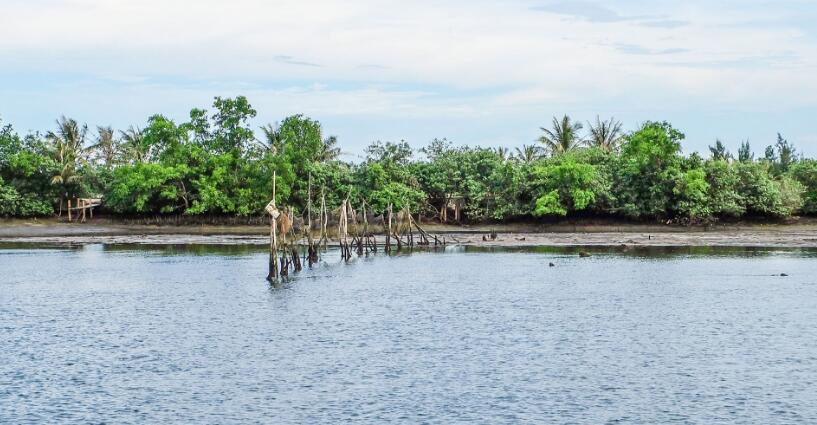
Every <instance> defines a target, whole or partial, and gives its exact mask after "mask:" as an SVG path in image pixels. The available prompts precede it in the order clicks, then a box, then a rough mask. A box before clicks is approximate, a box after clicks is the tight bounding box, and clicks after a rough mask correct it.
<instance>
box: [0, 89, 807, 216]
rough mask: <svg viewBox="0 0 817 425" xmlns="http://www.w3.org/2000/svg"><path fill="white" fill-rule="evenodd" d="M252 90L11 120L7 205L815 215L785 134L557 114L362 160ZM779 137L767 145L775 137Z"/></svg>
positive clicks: (11, 210) (2, 159) (372, 152)
mask: <svg viewBox="0 0 817 425" xmlns="http://www.w3.org/2000/svg"><path fill="white" fill-rule="evenodd" d="M256 115H257V112H256V110H255V109H253V107H252V106H251V105H250V103H249V102H248V100H247V99H246V98H244V97H241V96H239V97H236V98H221V97H216V98H215V101H214V102H213V105H212V107H211V108H210V109H209V110H205V109H193V110H191V111H190V115H189V119H188V120H187V121H185V122H175V121H174V120H171V119H169V118H167V117H165V116H163V115H154V116H151V117H149V118H148V119H147V121H146V123H144V124H142V125H138V126H137V125H134V126H131V127H129V128H127V129H113V128H111V127H110V126H98V127H95V128H89V127H88V126H87V125H85V124H81V123H79V122H77V121H76V120H73V119H70V118H66V117H62V118H60V119H58V120H57V122H56V123H55V125H54V127H53V128H52V129H49V130H47V131H44V132H36V133H30V134H20V133H18V132H17V131H16V130H15V129H14V127H13V126H12V125H11V124H7V123H2V122H0V127H2V128H0V216H3V217H47V216H54V215H61V214H62V213H63V211H64V210H65V208H66V205H67V201H68V200H70V199H75V198H78V197H86V198H98V199H101V205H100V208H101V211H102V212H103V213H104V214H106V215H111V216H123V217H127V216H147V215H149V216H178V217H195V216H204V217H209V216H212V217H225V216H227V217H248V218H249V217H263V216H264V207H265V205H267V203H268V202H270V197H271V194H272V181H273V178H272V176H273V173H275V175H276V176H277V178H276V180H277V188H276V201H277V202H278V203H279V204H285V205H288V206H291V207H292V208H294V210H295V211H296V213H303V212H304V211H305V208H306V205H307V202H308V198H309V190H310V188H312V190H314V192H315V195H316V197H317V196H320V197H322V199H325V202H326V204H327V205H328V206H331V207H337V206H338V205H340V203H341V202H342V200H344V199H360V200H362V201H365V203H366V204H368V205H369V206H370V207H371V208H372V209H373V210H375V211H379V212H382V211H384V210H385V209H386V208H387V207H388V206H389V205H392V206H393V208H394V209H395V210H401V209H404V208H408V209H409V210H410V211H412V212H415V213H418V214H420V215H421V216H422V217H423V218H426V219H436V220H440V221H445V222H471V223H473V222H495V221H513V220H546V219H555V218H560V217H609V218H617V219H627V220H637V221H650V222H652V221H661V222H672V223H682V224H688V223H709V222H714V221H718V220H736V219H741V218H749V217H751V218H762V219H784V218H787V217H791V216H797V215H810V214H815V213H817V160H814V159H807V158H804V157H803V156H802V155H800V154H799V153H798V152H797V150H796V148H795V147H794V146H793V144H792V143H790V142H789V141H787V140H786V139H785V138H784V137H783V136H782V135H778V137H777V140H774V141H770V143H768V146H767V147H762V151H760V152H761V153H759V154H757V155H756V154H755V153H754V152H753V150H752V146H750V144H749V142H743V143H741V144H740V146H736V147H737V149H735V153H734V154H733V153H732V152H730V150H729V149H728V148H727V147H726V145H725V144H724V143H722V142H721V141H715V142H714V144H713V145H712V146H711V147H710V149H709V152H707V153H706V154H705V155H701V154H699V153H691V154H684V153H683V152H682V143H683V141H684V138H685V136H684V133H683V132H682V131H681V130H679V129H676V128H674V127H673V126H672V125H671V124H669V123H667V122H661V121H652V122H645V123H642V124H640V125H638V126H637V127H636V129H635V130H633V131H630V132H625V131H624V130H623V126H622V124H621V123H620V122H618V121H616V120H615V119H613V118H610V119H606V120H603V119H601V118H598V117H596V118H595V119H592V120H591V121H588V122H584V121H578V120H574V119H572V118H571V117H568V116H564V117H557V118H553V120H552V122H550V123H547V124H546V125H545V126H543V127H542V128H541V129H540V131H539V135H540V137H539V138H538V140H530V141H527V142H525V143H522V144H521V146H519V147H517V148H515V149H513V150H510V149H507V148H504V147H501V148H492V147H478V146H458V145H455V144H454V143H452V142H449V141H448V140H446V139H434V140H432V141H430V142H429V143H428V144H427V145H426V146H425V147H423V148H421V149H419V150H417V151H415V150H413V149H412V147H411V146H410V145H409V144H408V143H406V142H405V141H375V142H373V143H371V144H370V145H369V146H368V148H366V150H365V157H364V158H361V159H355V160H351V161H347V160H344V159H343V158H346V157H348V156H347V155H345V154H344V152H343V151H342V150H341V147H340V145H339V144H338V140H337V138H336V137H333V136H327V133H326V132H325V130H324V129H323V128H322V126H321V124H320V122H318V121H316V120H313V119H310V118H308V117H306V116H303V115H293V116H289V117H286V118H284V119H283V120H281V121H280V122H277V123H275V124H267V125H265V126H263V127H260V128H257V127H254V126H253V125H252V124H251V121H253V120H254V119H255V117H256ZM764 145H765V144H764Z"/></svg>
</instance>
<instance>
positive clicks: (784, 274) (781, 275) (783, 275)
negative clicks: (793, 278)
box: [780, 273, 788, 277]
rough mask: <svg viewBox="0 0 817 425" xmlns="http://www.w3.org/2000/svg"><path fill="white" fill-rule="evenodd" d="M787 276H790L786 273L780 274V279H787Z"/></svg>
mask: <svg viewBox="0 0 817 425" xmlns="http://www.w3.org/2000/svg"><path fill="white" fill-rule="evenodd" d="M787 276H788V275H787V274H786V273H780V277H787Z"/></svg>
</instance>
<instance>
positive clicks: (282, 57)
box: [273, 55, 321, 67]
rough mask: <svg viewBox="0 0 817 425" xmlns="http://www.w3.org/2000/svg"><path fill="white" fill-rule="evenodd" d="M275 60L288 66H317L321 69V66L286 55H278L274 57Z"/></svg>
mask: <svg viewBox="0 0 817 425" xmlns="http://www.w3.org/2000/svg"><path fill="white" fill-rule="evenodd" d="M273 59H275V60H276V61H278V62H281V63H286V64H290V65H301V66H315V67H320V66H321V65H319V64H317V63H312V62H306V61H301V60H297V59H295V58H293V57H292V56H286V55H276V56H273Z"/></svg>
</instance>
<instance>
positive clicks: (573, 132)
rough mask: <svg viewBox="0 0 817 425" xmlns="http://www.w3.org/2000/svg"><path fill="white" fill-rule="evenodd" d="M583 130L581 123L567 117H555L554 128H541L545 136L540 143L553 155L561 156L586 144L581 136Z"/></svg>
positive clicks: (540, 139)
mask: <svg viewBox="0 0 817 425" xmlns="http://www.w3.org/2000/svg"><path fill="white" fill-rule="evenodd" d="M582 128H584V127H583V126H582V124H581V123H579V122H573V121H572V120H571V119H570V117H569V116H567V115H565V116H563V117H562V119H558V118H556V117H553V124H552V128H550V129H548V128H545V127H540V130H542V132H543V133H544V134H543V135H542V136H541V137H539V142H540V143H542V144H543V145H544V147H545V149H546V150H547V152H548V153H550V154H551V155H553V156H556V155H561V154H563V153H566V152H570V151H571V150H574V149H576V148H578V147H580V146H582V145H584V144H585V140H584V139H582V137H581V135H580V134H579V132H580V131H581V130H582Z"/></svg>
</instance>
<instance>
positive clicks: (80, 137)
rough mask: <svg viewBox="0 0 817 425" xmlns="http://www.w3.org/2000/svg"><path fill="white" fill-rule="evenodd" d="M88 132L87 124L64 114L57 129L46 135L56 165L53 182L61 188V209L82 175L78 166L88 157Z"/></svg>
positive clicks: (58, 122)
mask: <svg viewBox="0 0 817 425" xmlns="http://www.w3.org/2000/svg"><path fill="white" fill-rule="evenodd" d="M87 133H88V127H87V126H86V125H82V126H80V125H79V124H78V123H77V121H76V120H74V119H69V118H66V117H64V116H63V117H62V118H60V119H59V120H57V130H56V131H49V132H48V134H47V135H46V139H47V140H48V141H49V142H50V146H49V151H50V154H51V159H52V160H53V161H54V165H55V167H56V170H55V171H54V173H53V174H52V177H51V183H52V184H54V185H56V186H58V187H59V188H60V210H62V202H63V200H64V199H65V197H66V196H68V195H69V193H70V191H71V190H72V189H75V188H76V183H78V182H79V180H80V178H81V177H82V176H81V175H80V174H79V173H78V168H79V165H80V162H81V161H85V160H86V159H87V157H86V154H87V151H86V149H85V137H86V135H87Z"/></svg>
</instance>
